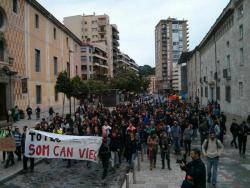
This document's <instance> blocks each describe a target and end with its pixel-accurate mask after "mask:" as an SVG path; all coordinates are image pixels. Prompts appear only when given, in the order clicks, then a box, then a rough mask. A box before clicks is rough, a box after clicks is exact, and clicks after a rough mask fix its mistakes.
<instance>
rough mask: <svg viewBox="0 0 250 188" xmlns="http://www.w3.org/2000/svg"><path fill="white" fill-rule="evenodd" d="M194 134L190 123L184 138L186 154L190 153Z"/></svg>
mask: <svg viewBox="0 0 250 188" xmlns="http://www.w3.org/2000/svg"><path fill="white" fill-rule="evenodd" d="M192 135H193V129H192V125H191V124H189V125H188V126H187V127H186V128H185V130H184V132H183V140H184V146H185V154H186V155H190V150H191V142H192Z"/></svg>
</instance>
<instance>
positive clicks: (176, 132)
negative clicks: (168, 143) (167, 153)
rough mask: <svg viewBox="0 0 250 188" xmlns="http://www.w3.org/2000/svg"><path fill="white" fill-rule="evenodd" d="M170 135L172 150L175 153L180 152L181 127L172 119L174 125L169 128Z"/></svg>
mask: <svg viewBox="0 0 250 188" xmlns="http://www.w3.org/2000/svg"><path fill="white" fill-rule="evenodd" d="M171 137H172V139H173V143H174V150H175V153H176V154H179V153H180V139H181V128H180V126H179V125H178V123H177V121H174V126H172V128H171Z"/></svg>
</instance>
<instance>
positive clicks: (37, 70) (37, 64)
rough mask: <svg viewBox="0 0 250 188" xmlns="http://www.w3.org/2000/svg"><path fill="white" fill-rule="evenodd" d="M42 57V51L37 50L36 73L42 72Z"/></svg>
mask: <svg viewBox="0 0 250 188" xmlns="http://www.w3.org/2000/svg"><path fill="white" fill-rule="evenodd" d="M40 58H41V55H40V50H38V49H35V66H36V67H35V68H36V72H40V70H41V66H40V62H41V59H40Z"/></svg>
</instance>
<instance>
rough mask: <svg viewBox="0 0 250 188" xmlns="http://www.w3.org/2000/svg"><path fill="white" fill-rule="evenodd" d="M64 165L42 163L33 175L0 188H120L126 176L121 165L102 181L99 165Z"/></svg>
mask: <svg viewBox="0 0 250 188" xmlns="http://www.w3.org/2000/svg"><path fill="white" fill-rule="evenodd" d="M66 163H67V161H63V160H55V159H53V160H51V163H50V164H46V163H44V162H43V163H41V164H39V165H37V166H35V171H34V173H27V174H23V175H19V176H17V177H15V178H14V179H12V180H10V181H9V182H6V183H4V184H3V185H0V188H21V187H26V188H27V187H28V188H33V187H34V188H57V187H60V188H64V187H65V188H68V187H76V188H78V187H84V188H88V187H97V188H98V187H120V184H121V183H122V181H123V179H124V177H125V174H126V165H122V166H121V167H120V168H119V169H116V171H115V172H114V171H109V173H108V176H107V178H106V179H105V180H102V179H101V176H102V167H101V165H100V164H95V163H91V168H90V169H88V168H87V165H86V164H87V163H86V162H85V161H80V162H79V161H78V162H77V163H74V162H72V167H71V168H66Z"/></svg>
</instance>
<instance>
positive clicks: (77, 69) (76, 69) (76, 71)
mask: <svg viewBox="0 0 250 188" xmlns="http://www.w3.org/2000/svg"><path fill="white" fill-rule="evenodd" d="M77 73H78V67H77V65H76V75H77Z"/></svg>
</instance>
